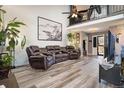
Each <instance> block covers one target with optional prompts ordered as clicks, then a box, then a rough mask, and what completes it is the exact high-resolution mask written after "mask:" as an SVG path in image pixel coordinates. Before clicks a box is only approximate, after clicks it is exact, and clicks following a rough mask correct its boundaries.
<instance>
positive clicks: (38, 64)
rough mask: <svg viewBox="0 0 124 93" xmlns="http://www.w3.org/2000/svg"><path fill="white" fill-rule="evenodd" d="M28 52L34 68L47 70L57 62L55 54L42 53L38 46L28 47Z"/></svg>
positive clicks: (30, 62)
mask: <svg viewBox="0 0 124 93" xmlns="http://www.w3.org/2000/svg"><path fill="white" fill-rule="evenodd" d="M26 52H27V55H28V60H29V64H30V66H31V67H32V68H35V69H45V70H46V69H48V68H49V67H50V66H51V65H52V64H54V63H55V60H54V57H53V55H51V54H49V53H45V54H42V53H41V52H40V48H39V47H38V46H30V47H27V48H26Z"/></svg>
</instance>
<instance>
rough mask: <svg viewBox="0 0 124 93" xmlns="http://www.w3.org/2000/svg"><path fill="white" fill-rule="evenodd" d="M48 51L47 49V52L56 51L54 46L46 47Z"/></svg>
mask: <svg viewBox="0 0 124 93" xmlns="http://www.w3.org/2000/svg"><path fill="white" fill-rule="evenodd" d="M46 49H47V51H51V50H54V47H53V46H46Z"/></svg>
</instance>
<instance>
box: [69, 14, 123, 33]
mask: <svg viewBox="0 0 124 93" xmlns="http://www.w3.org/2000/svg"><path fill="white" fill-rule="evenodd" d="M110 19H112V17H111V18H109V20H108V18H106V19H105V20H104V19H100V20H101V21H99V20H96V21H91V22H86V23H82V24H79V25H74V26H70V27H68V28H67V30H69V31H74V32H79V31H83V32H86V33H94V32H103V31H107V30H108V29H109V28H110V27H113V26H116V25H122V24H124V17H123V15H121V16H119V17H117V18H116V19H115V18H113V19H112V20H110Z"/></svg>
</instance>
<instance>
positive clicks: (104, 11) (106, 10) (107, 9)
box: [69, 5, 124, 26]
mask: <svg viewBox="0 0 124 93" xmlns="http://www.w3.org/2000/svg"><path fill="white" fill-rule="evenodd" d="M100 7H101V13H100V14H98V13H97V11H96V10H95V9H94V10H93V12H92V14H91V16H90V17H88V13H89V12H88V11H87V12H84V13H81V15H82V19H81V20H80V21H78V22H74V19H69V26H71V25H75V24H79V23H84V22H88V21H93V20H98V19H102V18H106V17H110V16H114V15H118V14H122V13H124V5H101V6H100ZM72 21H73V22H72Z"/></svg>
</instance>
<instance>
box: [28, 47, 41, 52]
mask: <svg viewBox="0 0 124 93" xmlns="http://www.w3.org/2000/svg"><path fill="white" fill-rule="evenodd" d="M30 48H31V49H32V51H33V52H40V49H39V47H38V46H30Z"/></svg>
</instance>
